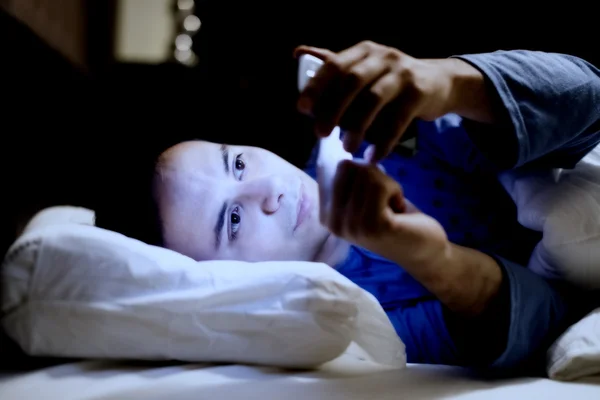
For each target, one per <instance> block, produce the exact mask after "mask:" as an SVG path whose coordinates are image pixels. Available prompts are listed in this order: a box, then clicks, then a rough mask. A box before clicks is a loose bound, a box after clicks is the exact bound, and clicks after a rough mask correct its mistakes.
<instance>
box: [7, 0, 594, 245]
mask: <svg viewBox="0 0 600 400" xmlns="http://www.w3.org/2000/svg"><path fill="white" fill-rule="evenodd" d="M87 3H89V7H88V13H87V16H86V18H87V20H88V33H87V35H88V43H89V46H88V47H89V49H88V53H87V57H88V60H89V66H90V68H89V69H88V70H87V71H85V72H84V71H82V70H80V69H78V68H76V67H74V66H72V65H71V64H70V63H69V62H67V61H66V60H65V59H63V58H62V57H61V56H60V55H59V54H58V53H57V52H55V51H53V50H51V49H50V48H48V47H47V46H46V45H45V43H44V42H43V40H40V38H37V37H36V36H35V35H33V34H32V33H31V32H30V31H29V30H28V29H27V28H26V27H24V26H23V25H21V24H20V23H18V22H17V21H15V20H13V19H12V18H11V17H9V16H8V15H6V14H3V13H1V12H0V46H1V47H0V48H1V49H2V53H0V54H1V55H0V60H1V63H0V64H1V66H0V73H1V74H0V82H1V84H0V88H1V93H2V94H1V95H2V97H3V103H2V104H3V105H2V106H1V108H0V110H2V111H1V112H0V115H1V118H2V128H1V131H0V132H1V135H2V136H1V137H2V139H1V142H0V143H1V145H0V146H1V147H0V151H1V152H2V155H1V160H2V161H1V163H2V164H1V168H2V169H1V171H2V172H1V175H0V176H1V177H2V183H3V189H2V198H3V207H2V209H3V211H2V214H3V215H4V219H5V220H7V219H8V220H10V221H11V223H9V224H3V227H4V229H5V231H6V232H5V236H7V237H9V236H10V235H11V234H12V232H13V231H14V228H13V226H14V221H15V220H16V219H17V217H18V216H19V213H20V214H23V213H27V212H30V211H31V210H34V209H37V208H39V207H41V206H46V205H50V204H76V205H83V206H88V207H92V208H95V207H97V206H98V204H100V203H103V202H106V201H107V199H109V200H111V201H112V202H113V203H115V202H117V201H118V202H120V201H126V200H127V199H130V201H132V202H133V200H134V196H133V195H132V194H131V193H132V187H135V183H132V182H131V180H128V179H127V176H128V175H127V174H130V175H131V176H134V175H135V173H136V170H135V168H136V166H138V165H139V166H140V167H139V168H143V166H144V165H146V164H145V163H147V162H148V160H150V159H153V158H154V157H155V156H156V155H157V154H158V153H159V152H160V151H161V150H164V149H165V148H166V147H167V146H168V145H170V144H174V143H176V142H178V141H180V140H183V139H190V138H204V139H208V140H214V141H220V142H230V143H240V144H242V143H244V144H253V145H258V146H262V147H266V148H269V149H270V150H273V151H275V152H276V153H279V154H280V155H282V156H283V157H285V158H287V159H288V160H290V161H292V162H294V163H296V164H301V163H302V162H303V161H304V160H305V159H306V157H307V154H308V152H309V151H310V149H311V147H312V144H313V141H314V138H313V136H312V135H311V134H310V121H308V120H307V119H305V118H304V117H302V116H300V115H299V114H298V113H297V112H296V110H295V101H296V97H297V92H296V63H295V60H294V59H293V58H292V51H293V49H294V48H295V47H296V46H297V45H299V44H310V45H316V46H323V47H327V48H330V49H332V50H341V49H343V48H346V47H349V46H351V45H353V44H355V43H357V42H359V41H361V40H366V39H370V40H373V41H377V42H380V43H384V44H387V45H391V46H395V47H398V48H399V49H401V50H403V51H405V52H406V53H408V54H410V55H413V56H417V57H447V56H450V55H453V54H464V53H474V52H485V51H494V50H498V49H532V50H542V51H555V52H563V53H570V54H573V55H577V56H580V57H582V58H585V59H587V60H588V61H590V62H592V63H595V64H596V65H599V64H600V52H599V51H598V46H597V44H596V43H595V39H596V38H597V36H598V35H597V31H596V29H595V28H594V27H595V26H596V25H597V23H596V21H595V20H594V19H593V16H592V15H591V14H593V13H592V12H590V10H588V9H587V8H577V7H576V6H575V5H572V6H571V7H570V8H567V7H566V5H565V4H564V3H561V4H563V5H562V7H563V8H561V9H556V8H554V9H551V8H548V9H547V10H539V9H531V10H529V11H528V10H527V9H526V8H525V7H524V5H523V4H521V6H520V7H518V8H515V7H514V6H511V5H508V3H498V4H496V3H485V6H484V5H483V3H482V5H480V6H476V7H474V6H470V7H467V6H452V7H449V6H447V5H446V6H434V5H433V4H431V3H425V2H422V3H419V4H416V3H414V4H413V3H409V2H390V1H379V0H374V1H368V2H355V3H350V2H341V1H319V2H317V1H304V2H289V1H288V2H249V1H199V2H197V3H198V6H197V11H196V12H197V14H198V16H199V17H200V19H201V20H202V28H201V30H200V32H199V34H198V36H197V37H196V41H195V49H194V50H195V52H196V54H197V55H198V58H199V65H198V66H197V67H196V68H194V69H189V68H186V67H183V66H181V65H178V64H170V63H167V64H163V65H141V64H118V63H115V62H114V60H112V58H111V43H112V40H113V35H112V32H113V31H112V18H113V15H112V12H113V11H112V10H111V7H110V4H111V3H113V2H111V1H107V2H94V1H91V2H87ZM100 3H102V4H101V5H99V4H100ZM124 171H127V173H125V172H124ZM109 202H110V201H109ZM17 211H19V213H17Z"/></svg>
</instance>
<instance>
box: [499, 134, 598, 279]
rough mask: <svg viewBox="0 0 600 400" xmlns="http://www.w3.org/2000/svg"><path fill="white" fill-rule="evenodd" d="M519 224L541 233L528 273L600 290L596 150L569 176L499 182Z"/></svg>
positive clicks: (511, 176)
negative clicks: (513, 203) (509, 197)
mask: <svg viewBox="0 0 600 400" xmlns="http://www.w3.org/2000/svg"><path fill="white" fill-rule="evenodd" d="M501 182H502V183H503V184H504V186H505V188H506V189H507V191H508V192H509V193H510V194H511V196H512V198H513V199H514V201H515V203H516V205H517V209H518V213H519V222H520V223H521V224H522V225H523V226H526V227H528V228H530V229H534V230H537V231H540V232H543V235H544V236H543V239H542V241H541V242H540V243H539V245H538V246H537V247H536V249H535V250H534V252H533V254H532V257H531V259H530V261H529V268H530V269H531V270H532V271H534V272H536V273H538V274H540V275H543V276H545V277H547V278H559V279H564V280H567V281H569V282H571V283H575V284H577V285H580V286H582V287H586V288H590V289H600V146H599V147H596V148H595V149H594V150H593V151H592V152H591V153H590V154H588V155H587V156H586V157H585V158H584V159H583V160H581V162H579V164H577V166H576V167H575V169H572V170H556V171H547V172H538V173H535V174H534V173H531V172H524V173H523V172H519V171H513V172H510V173H507V174H505V175H503V176H502V177H501Z"/></svg>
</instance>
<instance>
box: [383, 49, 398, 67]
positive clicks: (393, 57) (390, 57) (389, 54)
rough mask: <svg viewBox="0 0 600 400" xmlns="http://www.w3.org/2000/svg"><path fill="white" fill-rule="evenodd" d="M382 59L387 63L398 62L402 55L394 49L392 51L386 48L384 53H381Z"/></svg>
mask: <svg viewBox="0 0 600 400" xmlns="http://www.w3.org/2000/svg"><path fill="white" fill-rule="evenodd" d="M383 59H384V60H386V61H388V62H393V63H396V62H399V61H401V59H402V53H400V52H399V51H398V50H396V49H392V48H389V47H388V48H386V49H385V51H384V53H383Z"/></svg>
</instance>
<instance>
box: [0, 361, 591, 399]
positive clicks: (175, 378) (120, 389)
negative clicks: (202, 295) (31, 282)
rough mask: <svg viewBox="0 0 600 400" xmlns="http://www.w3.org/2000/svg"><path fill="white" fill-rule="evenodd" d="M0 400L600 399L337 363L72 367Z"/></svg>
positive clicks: (25, 378) (423, 369)
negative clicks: (308, 366)
mask: <svg viewBox="0 0 600 400" xmlns="http://www.w3.org/2000/svg"><path fill="white" fill-rule="evenodd" d="M0 398H1V399H3V400H9V399H19V400H28V399H36V400H38V399H42V398H43V399H45V400H50V399H61V400H92V399H93V400H100V399H102V400H112V399H114V400H117V399H118V400H124V399H127V400H137V399H140V400H141V399H143V400H155V399H156V400H158V399H161V400H163V399H168V400H198V399H213V398H214V399H219V400H221V399H233V400H235V399H245V400H249V399H261V400H264V399H280V398H281V399H285V400H293V399H325V400H329V399H346V400H354V399H356V400H358V399H361V400H362V399H402V398H410V399H411V400H419V399H440V398H444V399H464V400H467V399H486V400H493V399H503V400H505V399H536V398H540V399H544V400H551V399H561V400H564V399H578V400H585V399H600V377H599V378H597V379H595V378H588V379H587V380H585V381H580V382H569V383H566V382H557V381H551V380H548V379H536V378H522V379H510V380H494V381H486V380H481V379H477V378H475V377H474V376H472V375H470V374H469V373H468V372H467V371H465V370H463V369H460V368H453V367H442V366H425V365H409V366H408V368H406V369H404V370H398V369H392V368H386V367H381V366H378V365H375V364H370V363H365V362H362V361H359V360H355V359H351V358H344V357H342V358H339V359H336V360H334V361H333V362H331V363H329V364H326V365H324V366H323V367H321V368H320V369H319V370H315V371H284V370H279V369H273V368H261V367H252V366H241V365H198V364H147V363H144V364H139V363H136V364H132V363H115V362H103V361H87V362H78V363H69V364H62V365H57V366H54V367H49V368H44V369H40V370H37V371H33V372H28V373H18V374H4V375H1V376H0Z"/></svg>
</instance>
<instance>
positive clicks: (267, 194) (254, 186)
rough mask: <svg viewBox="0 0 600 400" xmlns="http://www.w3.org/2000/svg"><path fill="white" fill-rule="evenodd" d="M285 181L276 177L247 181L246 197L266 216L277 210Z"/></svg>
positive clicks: (284, 188) (283, 192) (284, 187)
mask: <svg viewBox="0 0 600 400" xmlns="http://www.w3.org/2000/svg"><path fill="white" fill-rule="evenodd" d="M285 182H286V180H285V179H284V178H283V177H279V176H276V175H272V176H267V177H262V178H258V179H254V180H253V181H247V186H246V195H247V196H248V197H250V198H251V199H252V200H254V201H256V202H257V203H258V204H259V205H260V208H261V210H262V211H263V212H264V213H266V214H273V213H276V212H277V210H279V207H280V206H281V202H282V200H283V198H284V195H285V192H286V183H285Z"/></svg>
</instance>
